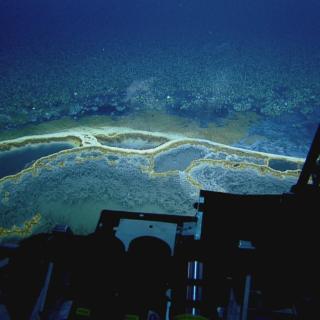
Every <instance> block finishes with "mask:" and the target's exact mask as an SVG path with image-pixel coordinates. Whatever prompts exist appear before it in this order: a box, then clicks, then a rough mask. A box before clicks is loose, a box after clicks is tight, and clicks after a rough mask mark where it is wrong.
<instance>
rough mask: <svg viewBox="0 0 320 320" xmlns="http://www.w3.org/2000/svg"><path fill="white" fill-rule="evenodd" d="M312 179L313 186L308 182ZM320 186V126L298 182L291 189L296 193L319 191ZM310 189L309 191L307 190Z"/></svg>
mask: <svg viewBox="0 0 320 320" xmlns="http://www.w3.org/2000/svg"><path fill="white" fill-rule="evenodd" d="M310 178H311V179H312V185H309V187H308V182H309V180H310ZM319 185H320V124H319V125H318V129H317V131H316V133H315V136H314V138H313V141H312V144H311V147H310V150H309V152H308V155H307V158H306V161H305V163H304V165H303V168H302V171H301V174H300V176H299V179H298V182H297V184H296V185H294V186H293V187H292V188H291V191H292V192H294V193H298V192H303V191H309V192H310V191H311V190H310V189H314V190H316V189H319ZM307 189H309V190H307Z"/></svg>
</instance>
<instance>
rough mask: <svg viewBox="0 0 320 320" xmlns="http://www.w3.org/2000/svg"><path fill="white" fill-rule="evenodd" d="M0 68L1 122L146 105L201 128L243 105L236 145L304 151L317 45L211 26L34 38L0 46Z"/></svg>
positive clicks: (313, 115) (318, 115) (317, 97)
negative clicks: (209, 30)
mask: <svg viewBox="0 0 320 320" xmlns="http://www.w3.org/2000/svg"><path fill="white" fill-rule="evenodd" d="M0 69H1V70H2V72H1V73H0V132H3V131H5V130H10V129H14V128H16V129H21V128H23V127H24V126H26V125H28V124H39V123H43V122H47V121H54V120H59V119H61V118H63V117H68V118H70V119H72V120H74V121H79V120H80V119H82V118H84V117H88V116H101V115H105V116H110V117H112V118H114V119H115V120H116V119H119V118H123V117H130V116H132V115H135V114H139V113H141V112H142V113H143V112H145V111H149V112H162V113H167V114H168V115H169V116H179V117H181V118H182V119H187V120H188V121H190V120H193V121H197V122H198V125H199V127H204V128H205V127H207V126H210V124H212V123H214V124H216V125H217V126H224V125H225V122H227V121H229V120H230V119H231V120H232V119H233V118H234V117H238V115H239V114H240V115H244V116H245V115H246V114H247V113H252V114H255V115H256V120H255V122H254V123H252V124H251V125H250V127H249V128H248V129H250V130H248V134H247V138H246V137H244V138H243V137H241V139H239V140H238V141H234V145H235V146H240V147H245V148H249V149H254V150H257V151H265V152H271V153H278V154H283V155H291V156H299V157H303V156H305V155H306V152H307V149H308V145H309V142H310V141H311V138H312V135H313V132H314V130H315V128H316V125H317V122H318V121H319V119H320V111H319V110H320V81H319V72H320V59H319V48H318V47H317V46H316V45H309V46H305V45H302V44H300V43H299V42H292V41H291V42H290V41H287V42H285V41H284V42H279V43H278V42H276V41H274V42H272V41H263V40H255V41H243V40H242V41H240V40H235V39H228V38H225V39H224V38H223V37H222V36H220V37H219V36H218V35H215V36H212V38H210V41H209V39H207V38H206V39H205V40H201V39H198V40H197V42H196V43H194V42H192V43H188V42H187V43H185V42H180V41H177V40H176V41H175V42H170V41H169V42H168V43H167V42H161V43H159V44H157V43H150V42H141V43H140V44H139V46H138V45H137V44H136V43H134V42H133V41H132V43H130V41H126V42H125V43H121V42H119V41H118V42H116V41H111V42H103V41H102V42H97V43H95V44H91V46H90V47H89V46H85V45H83V47H82V48H81V50H79V48H76V49H74V48H73V49H72V48H66V49H63V50H62V49H61V50H57V49H49V48H46V49H44V48H41V50H40V49H39V48H37V55H35V54H34V51H33V50H32V48H29V49H28V48H24V50H23V51H21V50H13V51H12V52H10V50H6V51H2V52H0ZM153 122H155V121H153ZM241 125H242V124H241V123H239V125H238V127H239V128H240V127H241ZM150 127H152V121H151V123H150ZM253 136H254V137H256V139H254V140H252V139H251V137H253Z"/></svg>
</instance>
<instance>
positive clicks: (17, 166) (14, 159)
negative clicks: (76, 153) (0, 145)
mask: <svg viewBox="0 0 320 320" xmlns="http://www.w3.org/2000/svg"><path fill="white" fill-rule="evenodd" d="M71 148H73V146H72V145H71V144H68V143H56V142H54V143H47V144H40V145H34V146H31V145H30V146H26V147H22V148H19V149H13V150H9V151H2V152H0V179H1V178H3V177H6V176H8V175H13V174H16V173H18V172H19V171H21V170H22V169H24V168H27V167H29V166H30V165H31V164H32V163H33V162H34V161H36V160H37V159H40V158H41V157H45V156H47V155H50V154H53V153H56V152H58V151H61V150H66V149H71Z"/></svg>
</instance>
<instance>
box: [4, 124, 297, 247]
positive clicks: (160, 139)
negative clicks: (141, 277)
mask: <svg viewBox="0 0 320 320" xmlns="http://www.w3.org/2000/svg"><path fill="white" fill-rule="evenodd" d="M50 141H54V142H57V141H59V142H68V143H71V142H72V143H73V144H74V148H71V149H66V150H61V151H59V152H57V153H54V154H51V155H48V156H45V157H41V158H39V159H37V160H35V161H34V162H33V163H32V164H30V166H27V167H26V168H25V169H23V170H22V171H19V172H18V173H16V174H14V175H11V176H6V177H3V178H2V179H0V241H4V240H6V239H12V238H15V237H18V238H21V237H24V236H26V235H29V234H30V233H36V232H42V231H49V230H51V229H52V227H53V226H54V225H56V224H61V223H65V224H69V225H70V226H71V228H72V229H73V231H74V232H76V233H82V234H87V233H90V232H92V231H93V230H94V229H95V226H96V223H97V221H98V217H99V213H100V211H101V210H102V209H118V210H128V211H142V212H153V213H168V214H183V215H193V214H194V213H195V211H194V208H193V203H194V202H196V201H197V198H198V195H199V190H200V189H207V190H215V191H223V192H234V193H281V192H285V191H288V190H289V189H290V187H291V186H292V185H293V184H294V183H295V181H296V179H297V176H298V174H299V170H300V169H301V165H302V163H303V159H299V158H290V157H284V156H277V155H272V154H267V153H261V152H253V151H248V150H243V149H239V148H233V147H228V146H226V145H223V144H219V143H214V142H210V141H208V140H201V139H190V138H185V137H184V136H182V135H177V134H176V135H174V134H165V133H150V132H146V131H137V130H132V129H124V128H110V127H109V128H101V129H90V128H82V129H77V130H75V129H73V130H69V131H68V130H65V131H64V132H57V133H51V134H47V135H38V136H29V137H28V136H26V137H23V138H18V139H13V140H6V141H2V142H1V143H0V151H1V150H12V152H14V151H15V150H19V148H22V147H24V148H27V147H28V146H32V145H34V144H37V145H39V144H41V143H50Z"/></svg>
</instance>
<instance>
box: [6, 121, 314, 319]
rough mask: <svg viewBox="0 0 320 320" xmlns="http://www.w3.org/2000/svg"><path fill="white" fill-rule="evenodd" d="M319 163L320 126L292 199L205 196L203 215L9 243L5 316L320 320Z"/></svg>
mask: <svg viewBox="0 0 320 320" xmlns="http://www.w3.org/2000/svg"><path fill="white" fill-rule="evenodd" d="M319 155H320V127H319V128H318V131H317V133H316V136H315V138H314V141H313V143H312V147H311V149H310V152H309V154H308V157H307V159H306V162H305V165H304V167H303V170H302V173H301V175H300V178H299V180H298V182H297V184H296V185H295V186H293V187H292V189H291V191H290V192H289V193H286V194H280V195H237V194H226V193H219V192H211V191H205V190H201V192H200V197H199V201H198V203H196V204H195V207H196V209H197V213H196V215H193V216H190V215H184V216H177V215H171V214H165V215H164V214H148V213H134V212H122V211H110V210H104V211H103V212H102V213H101V215H100V219H99V221H98V224H97V227H96V230H95V232H94V233H92V234H90V235H88V236H80V235H74V234H73V233H72V231H71V230H70V228H68V226H57V227H56V228H55V229H54V230H53V231H52V233H49V234H38V235H34V236H32V237H30V238H28V239H25V240H23V241H21V242H20V243H19V244H16V245H10V244H6V245H3V246H2V247H1V249H0V299H1V300H0V305H1V306H2V308H1V309H0V318H1V319H6V317H7V318H8V314H9V315H10V319H13V320H15V319H17V320H23V319H52V320H54V319H110V320H117V319H121V320H122V319H127V320H131V319H132V320H134V319H148V320H151V319H153V320H156V319H176V320H183V319H184V320H186V319H213V320H215V319H220V320H222V319H224V320H258V319H259V320H262V319H263V320H282V319H283V320H285V319H286V320H287V319H300V320H309V319H310V320H311V319H316V318H317V317H318V315H319V313H320V312H319V305H320V304H319V302H320V301H319V297H320V292H319V291H320V284H319V280H320V277H319V275H320V272H319V270H320V266H319V262H318V260H319V257H318V255H319V254H318V253H319V248H318V245H319V241H318V237H319V231H318V230H319V227H318V224H317V220H318V219H317V212H319V197H320V186H319V184H320V164H319ZM1 310H2V311H1ZM8 319H9V318H8Z"/></svg>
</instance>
